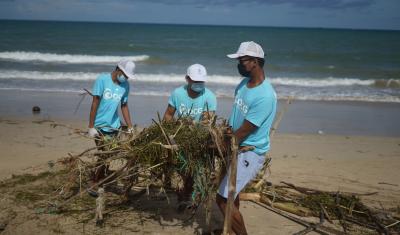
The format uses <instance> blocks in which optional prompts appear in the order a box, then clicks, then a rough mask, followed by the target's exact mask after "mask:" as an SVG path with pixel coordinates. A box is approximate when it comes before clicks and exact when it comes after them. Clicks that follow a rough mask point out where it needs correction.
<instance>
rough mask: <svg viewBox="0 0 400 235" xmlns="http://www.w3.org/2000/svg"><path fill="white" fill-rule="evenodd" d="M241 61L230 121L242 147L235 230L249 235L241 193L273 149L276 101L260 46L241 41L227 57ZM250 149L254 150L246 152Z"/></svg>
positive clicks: (224, 194)
mask: <svg viewBox="0 0 400 235" xmlns="http://www.w3.org/2000/svg"><path fill="white" fill-rule="evenodd" d="M228 57H229V58H234V59H237V60H238V65H237V67H238V72H239V74H240V75H242V76H243V77H244V78H243V80H242V81H241V83H240V84H239V85H238V86H237V87H236V90H235V102H234V104H233V108H232V113H231V116H230V118H229V125H230V126H231V127H232V130H233V135H234V136H235V137H236V139H237V143H238V144H239V154H238V164H237V178H236V194H235V202H234V205H235V207H234V208H233V210H232V230H233V231H234V232H235V234H247V230H246V226H245V224H244V220H243V217H242V214H241V213H240V211H239V197H238V195H239V193H240V191H241V190H242V189H243V188H244V187H245V186H246V184H247V183H248V182H249V181H250V180H252V179H253V178H254V177H255V176H256V175H257V173H258V171H259V170H260V169H261V168H262V166H263V163H264V159H265V157H264V155H265V153H266V152H267V151H268V150H269V149H270V140H269V132H270V129H271V126H272V122H273V120H274V118H275V113H276V106H277V98H276V93H275V91H274V88H273V87H272V85H271V83H270V82H269V81H268V80H266V79H265V74H264V70H263V66H264V51H263V49H262V48H261V46H260V45H258V44H257V43H255V42H253V41H250V42H242V43H241V44H240V46H239V49H238V51H237V52H236V53H234V54H230V55H228ZM249 147H251V149H252V150H251V151H246V150H247V149H249ZM228 185H229V184H228V175H226V176H225V177H224V179H223V180H222V182H221V184H220V187H219V191H218V194H217V197H216V202H217V204H218V206H219V208H220V210H221V212H222V213H223V214H224V213H225V208H226V203H227V198H228Z"/></svg>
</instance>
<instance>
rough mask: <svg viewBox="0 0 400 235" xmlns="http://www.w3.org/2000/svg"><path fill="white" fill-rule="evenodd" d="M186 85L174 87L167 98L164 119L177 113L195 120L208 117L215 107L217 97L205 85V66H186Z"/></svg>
mask: <svg viewBox="0 0 400 235" xmlns="http://www.w3.org/2000/svg"><path fill="white" fill-rule="evenodd" d="M185 79H186V82H187V84H186V85H183V86H181V87H178V88H176V89H175V90H174V91H173V92H172V94H171V96H170V97H169V99H168V107H167V110H166V111H165V114H164V120H166V121H170V120H172V118H173V117H174V114H175V113H177V115H178V116H179V117H181V116H190V117H191V118H193V119H194V120H195V121H200V120H201V119H202V118H206V117H209V115H211V114H212V113H214V112H215V110H216V109H217V99H216V98H215V95H214V93H213V92H212V91H210V90H209V89H207V88H206V87H205V82H206V81H207V71H206V68H205V67H204V66H203V65H201V64H193V65H191V66H189V67H188V69H187V73H186V77H185Z"/></svg>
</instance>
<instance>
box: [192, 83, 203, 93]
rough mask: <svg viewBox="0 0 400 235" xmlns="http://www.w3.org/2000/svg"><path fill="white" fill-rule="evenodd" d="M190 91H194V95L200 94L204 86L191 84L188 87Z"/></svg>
mask: <svg viewBox="0 0 400 235" xmlns="http://www.w3.org/2000/svg"><path fill="white" fill-rule="evenodd" d="M190 89H192V91H194V92H196V93H201V92H203V91H204V89H205V84H204V82H200V83H192V85H191V86H190Z"/></svg>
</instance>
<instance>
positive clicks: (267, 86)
mask: <svg viewBox="0 0 400 235" xmlns="http://www.w3.org/2000/svg"><path fill="white" fill-rule="evenodd" d="M248 81H249V78H245V79H243V81H242V82H241V83H240V84H239V85H238V86H237V87H236V90H235V102H234V104H233V109H232V113H231V116H230V118H229V125H230V126H231V127H232V129H233V131H236V130H237V129H239V128H240V127H241V126H242V124H243V122H244V120H245V119H246V120H247V121H249V122H251V123H252V124H254V125H255V126H257V127H258V128H257V129H256V130H255V131H254V132H252V133H250V134H249V135H248V136H247V137H246V139H244V140H243V142H242V143H241V146H255V150H254V152H255V153H257V154H264V153H266V152H267V151H268V150H269V148H270V143H269V132H270V129H271V126H272V122H273V121H274V118H275V113H276V106H277V98H276V93H275V90H274V88H273V87H272V85H271V83H270V82H269V81H267V80H264V82H263V83H261V84H260V85H258V86H257V87H254V88H248V87H247V82H248Z"/></svg>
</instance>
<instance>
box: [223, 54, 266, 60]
mask: <svg viewBox="0 0 400 235" xmlns="http://www.w3.org/2000/svg"><path fill="white" fill-rule="evenodd" d="M226 56H228V57H229V58H231V59H237V58H239V57H243V56H251V57H255V58H261V59H264V57H260V56H259V55H255V54H253V53H246V54H237V53H235V54H229V55H226Z"/></svg>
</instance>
